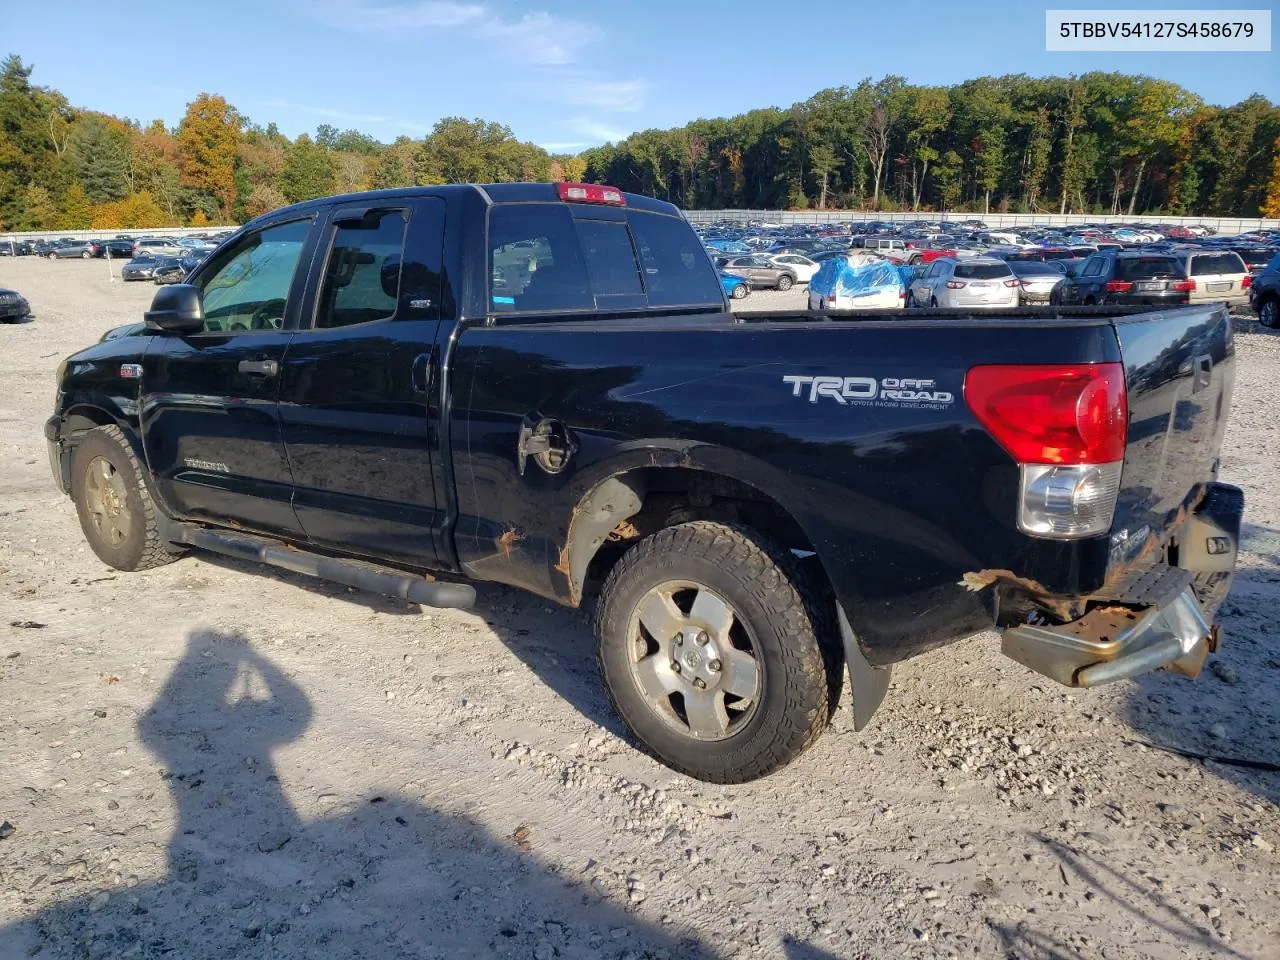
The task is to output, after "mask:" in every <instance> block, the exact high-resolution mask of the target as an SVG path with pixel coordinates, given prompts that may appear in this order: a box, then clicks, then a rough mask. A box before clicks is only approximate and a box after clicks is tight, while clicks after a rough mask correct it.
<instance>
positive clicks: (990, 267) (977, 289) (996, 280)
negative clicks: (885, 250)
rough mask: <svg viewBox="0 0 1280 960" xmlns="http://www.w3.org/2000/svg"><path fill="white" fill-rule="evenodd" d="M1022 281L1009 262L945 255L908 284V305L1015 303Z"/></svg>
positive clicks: (1002, 304)
mask: <svg viewBox="0 0 1280 960" xmlns="http://www.w3.org/2000/svg"><path fill="white" fill-rule="evenodd" d="M1021 287H1022V284H1021V283H1020V282H1019V280H1018V278H1017V277H1015V276H1014V274H1013V270H1012V269H1011V268H1010V267H1009V264H1007V263H1005V262H1004V261H1003V260H996V259H994V258H988V257H973V258H971V259H969V260H965V261H963V262H961V261H958V260H952V259H951V258H949V257H947V258H943V259H941V260H935V261H933V263H931V264H930V265H929V269H928V270H926V271H925V272H924V275H923V276H921V277H917V278H916V279H915V280H912V281H911V286H910V287H908V288H907V306H908V307H913V306H914V307H982V308H988V309H993V308H997V307H1016V306H1017V305H1018V292H1019V290H1020V289H1021Z"/></svg>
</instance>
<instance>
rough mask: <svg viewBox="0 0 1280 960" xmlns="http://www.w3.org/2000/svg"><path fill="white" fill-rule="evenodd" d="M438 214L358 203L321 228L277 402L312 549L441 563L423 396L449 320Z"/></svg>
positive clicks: (433, 203)
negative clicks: (443, 322)
mask: <svg viewBox="0 0 1280 960" xmlns="http://www.w3.org/2000/svg"><path fill="white" fill-rule="evenodd" d="M444 212H445V202H444V200H443V199H439V198H432V197H426V198H416V199H413V200H392V201H387V202H386V203H384V204H378V205H376V206H370V205H368V204H365V205H358V206H354V207H347V208H338V209H336V210H335V211H334V212H333V214H332V215H331V217H330V219H329V222H328V223H327V224H326V226H325V228H324V230H323V234H322V239H321V243H320V254H319V257H320V259H322V261H323V265H322V266H321V268H320V270H319V273H318V280H317V282H316V284H315V289H314V290H313V291H312V292H311V293H309V294H308V300H307V303H306V305H305V306H304V314H303V318H302V321H301V323H300V329H299V331H298V334H297V336H296V337H295V338H294V339H293V341H292V342H291V343H290V344H289V347H288V350H287V351H286V353H285V356H284V364H283V369H282V383H281V395H280V400H281V404H280V416H281V424H282V428H283V431H284V438H285V446H286V449H287V451H288V456H289V462H290V465H291V467H292V472H293V478H294V484H295V488H294V509H295V511H296V513H297V515H298V520H299V522H300V523H301V524H302V528H303V530H304V531H305V532H306V534H307V537H308V539H310V540H311V541H313V542H314V543H316V544H318V545H321V546H324V547H328V548H330V549H334V550H341V551H349V552H353V553H362V554H365V555H367V556H372V557H379V558H387V559H393V560H398V561H400V562H402V563H405V564H408V565H417V566H423V567H432V566H437V565H438V563H439V561H438V559H437V558H438V556H439V551H438V550H437V543H436V540H437V538H438V537H440V536H441V535H442V531H443V526H444V518H445V510H444V498H443V497H442V496H438V495H437V491H436V489H435V485H434V480H433V477H432V470H431V451H432V448H433V446H434V445H435V440H436V431H435V429H434V427H435V424H434V422H433V420H432V417H433V416H434V414H433V408H432V407H431V405H430V403H429V400H430V394H429V391H430V389H431V387H432V384H433V382H434V370H435V366H436V358H435V355H434V353H433V349H434V347H435V338H436V328H437V326H438V325H439V321H440V318H441V316H442V312H441V311H442V309H451V307H443V308H442V302H443V301H444V300H446V299H451V298H450V297H449V294H448V291H447V288H446V283H445V281H444V279H443V265H442V257H443V247H444V219H445V217H444ZM445 555H447V551H446V552H445Z"/></svg>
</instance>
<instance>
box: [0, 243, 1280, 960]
mask: <svg viewBox="0 0 1280 960" xmlns="http://www.w3.org/2000/svg"><path fill="white" fill-rule="evenodd" d="M0 286H13V287H16V288H17V289H19V290H21V291H22V292H23V293H25V294H26V296H27V297H28V298H29V299H30V301H31V303H32V305H33V307H34V310H35V318H34V319H33V320H32V321H30V322H28V323H26V324H21V325H13V326H0V357H2V358H3V361H2V362H3V371H4V372H3V376H2V377H0V384H3V389H0V452H2V453H3V473H2V474H0V476H2V477H3V480H2V481H0V490H2V491H3V497H2V498H0V837H3V839H0V958H4V960H8V958H18V957H23V956H35V955H39V956H42V957H50V958H71V957H76V958H80V957H94V958H96V957H112V958H115V957H120V958H130V957H146V958H151V957H159V956H161V955H167V956H168V957H173V958H181V960H197V958H232V957H234V958H241V957H243V958H285V960H295V958H310V957H323V958H325V960H339V958H356V957H361V958H378V960H382V958H400V957H406V958H408V957H413V958H432V957H440V958H455V957H533V958H536V960H550V958H555V957H564V958H596V957H609V958H622V957H626V958H641V957H670V958H677V957H691V956H715V957H744V958H745V957H752V958H754V957H786V958H789V960H821V958H832V957H873V958H881V957H921V958H925V957H961V956H964V957H1015V958H1043V960H1050V958H1056V960H1062V958H1074V957H1087V958H1096V957H1101V958H1112V960H1120V958H1133V960H1138V958H1144V960H1145V958H1169V960H1187V958H1196V957H1251V958H1260V960H1267V958H1276V957H1278V956H1280V947H1278V946H1277V944H1280V857H1278V856H1277V853H1276V850H1275V847H1276V846H1277V845H1280V809H1278V808H1277V805H1276V804H1277V800H1278V799H1280V774H1277V773H1274V772H1267V771H1264V770H1256V769H1247V768H1243V767H1240V766H1233V765H1227V764H1224V763H1219V762H1214V761H1208V762H1205V761H1201V760H1197V759H1190V758H1186V757H1183V756H1179V755H1178V754H1177V753H1176V752H1172V751H1187V752H1192V753H1209V754H1214V755H1219V756H1225V757H1235V758H1244V759H1250V760H1257V761H1265V762H1269V763H1272V764H1276V763H1280V698H1278V697H1277V696H1276V691H1277V688H1278V686H1280V651H1278V650H1277V649H1276V642H1277V635H1278V633H1280V626H1278V624H1277V619H1278V618H1277V614H1276V611H1277V609H1278V606H1277V605H1278V602H1280V493H1278V491H1280V484H1277V483H1276V473H1277V467H1278V465H1280V430H1278V429H1277V422H1278V418H1277V411H1280V388H1278V387H1277V379H1280V336H1277V335H1275V334H1274V333H1269V332H1265V331H1261V330H1259V329H1258V328H1257V326H1256V324H1254V323H1252V322H1249V321H1247V320H1242V321H1241V322H1240V335H1239V337H1238V340H1237V343H1238V348H1239V358H1240V363H1239V375H1238V379H1237V383H1236V399H1235V411H1234V414H1233V418H1232V424H1231V429H1230V434H1229V437H1228V443H1227V455H1226V458H1225V477H1224V479H1229V480H1231V481H1234V482H1237V483H1240V484H1241V485H1242V486H1244V488H1245V490H1246V492H1247V495H1248V497H1249V506H1248V517H1247V520H1248V527H1247V532H1246V536H1245V541H1244V551H1245V552H1244V556H1243V557H1242V566H1241V570H1240V574H1239V576H1238V578H1237V580H1236V586H1235V590H1234V592H1233V594H1232V597H1231V598H1230V599H1229V600H1228V602H1227V604H1226V605H1225V607H1224V610H1223V619H1224V624H1225V629H1226V637H1227V644H1226V646H1225V648H1224V650H1223V651H1222V653H1221V654H1220V655H1219V657H1218V658H1217V660H1216V661H1215V669H1214V670H1212V671H1206V672H1205V674H1204V675H1203V676H1202V677H1201V678H1200V679H1199V680H1197V681H1195V682H1189V681H1186V680H1184V679H1181V678H1178V677H1174V676H1172V675H1165V674H1161V675H1158V676H1152V677H1148V678H1144V679H1142V680H1141V681H1139V682H1134V683H1122V684H1118V685H1115V686H1112V687H1109V688H1105V689H1103V690H1098V691H1069V690H1066V689H1064V688H1060V687H1057V686H1055V685H1053V684H1052V683H1050V682H1049V681H1047V680H1043V679H1041V678H1038V677H1036V676H1034V675H1032V674H1030V673H1029V672H1028V671H1026V670H1025V669H1023V668H1022V667H1020V666H1019V665H1017V664H1015V663H1013V662H1011V661H1008V660H1005V659H1003V658H1002V657H1001V656H1000V655H999V653H998V650H997V646H996V642H995V639H994V638H993V636H992V635H989V634H987V635H982V636H979V637H975V638H973V639H971V640H968V641H965V642H963V643H960V644H957V645H955V646H953V647H950V648H948V649H945V650H942V651H939V652H936V653H934V654H931V655H928V656H924V657H921V658H919V659H917V660H914V661H911V662H909V663H907V664H905V665H902V666H901V667H900V668H899V669H898V670H897V671H896V673H895V682H894V687H893V689H892V690H891V692H890V694H889V697H888V699H887V702H886V703H885V706H884V707H883V709H882V710H881V712H880V713H879V715H878V716H877V717H876V719H875V722H874V723H873V725H872V726H871V727H870V728H869V729H867V730H865V731H864V732H862V733H861V734H855V733H853V731H852V728H851V722H850V718H849V714H848V711H847V709H842V710H841V711H840V712H839V713H838V714H837V715H836V718H835V721H834V723H833V725H832V728H831V729H830V730H829V731H828V732H827V734H826V735H825V736H824V737H823V738H822V740H821V741H820V742H819V743H818V745H817V746H816V747H815V748H814V749H813V750H812V751H811V752H810V753H808V754H807V755H805V756H804V757H803V758H801V760H800V761H799V762H797V763H795V764H794V765H792V766H791V767H789V768H788V769H787V770H785V771H783V772H782V773H780V774H778V775H776V776H774V777H772V778H769V779H767V780H764V781H761V782H758V783H754V784H750V785H747V786H743V787H732V788H723V787H712V786H707V785H705V784H701V783H698V782H695V781H692V780H689V779H687V778H684V777H681V776H678V775H675V774H672V773H671V772H670V771H668V770H666V769H665V768H663V767H661V766H659V765H658V764H657V763H655V762H654V761H652V760H650V759H649V758H647V757H646V756H644V755H642V754H641V753H639V752H638V751H637V750H635V749H634V748H633V747H632V746H631V745H630V744H629V743H628V742H627V741H626V740H625V739H624V738H621V737H620V736H619V726H618V724H617V721H616V720H615V719H614V717H613V716H612V715H611V713H610V711H609V708H608V704H607V700H606V698H605V696H604V694H603V693H602V691H601V689H600V686H599V683H598V681H597V678H596V674H595V669H594V665H593V657H592V652H591V641H590V637H589V633H588V630H587V628H586V626H585V622H584V620H583V619H582V618H581V617H580V616H579V615H578V614H575V613H573V612H571V611H567V610H560V609H552V608H551V607H549V606H548V605H547V604H546V603H544V602H543V601H541V600H538V599H536V598H532V597H529V596H525V595H522V594H519V593H516V592H514V591H510V590H506V589H503V588H500V587H482V588H481V590H480V601H479V604H478V606H477V607H476V609H475V610H473V611H466V612H461V611H431V612H423V611H422V610H419V609H417V608H410V607H405V606H404V605H403V604H397V603H394V602H392V601H389V600H384V599H382V598H379V597H374V596H368V595H363V594H359V593H354V592H351V591H348V590H346V589H343V588H337V587H330V586H326V585H322V584H317V583H315V582H313V581H309V580H306V579H305V578H301V577H294V576H291V575H287V574H281V573H275V572H271V571H268V570H266V569H259V568H254V567H251V566H247V565H241V564H238V563H233V562H229V561H224V560H216V559H199V558H195V557H191V558H187V559H184V560H182V561H180V562H178V563H175V564H173V565H171V566H168V567H165V568H163V569H160V570H156V571H153V572H150V573H145V574H134V575H130V574H121V573H117V572H115V571H112V570H109V569H107V568H105V567H104V566H103V565H102V564H101V563H99V562H98V561H97V560H96V559H95V558H94V556H93V554H92V553H91V552H90V551H89V549H88V548H87V547H86V546H85V544H84V542H83V540H82V538H81V534H80V530H79V527H78V525H77V522H76V518H75V513H74V510H73V508H72V505H71V503H70V501H69V500H67V499H66V498H64V497H63V496H62V495H61V494H59V493H58V492H57V491H56V490H55V489H54V487H53V484H52V481H51V479H50V477H49V468H48V464H47V460H46V455H45V448H44V440H43V437H42V435H41V425H42V423H43V421H44V419H45V417H46V416H47V415H48V413H49V409H50V404H51V401H52V393H53V377H54V369H55V367H56V366H57V364H58V361H59V360H60V359H61V358H62V357H63V356H65V355H66V354H68V353H70V352H71V351H72V350H74V349H76V348H77V347H80V346H82V345H85V344H87V343H89V342H91V341H93V340H94V339H96V338H97V336H98V335H99V334H100V333H101V332H102V331H103V330H104V329H105V328H106V327H108V326H111V325H114V324H117V323H122V322H127V321H131V320H134V319H137V318H138V317H139V315H140V312H141V310H142V309H143V307H144V306H145V304H146V303H147V302H148V300H149V299H150V296H151V294H152V292H153V291H154V287H152V286H150V285H149V284H139V285H135V286H125V285H123V284H121V283H119V282H116V283H114V284H111V283H108V280H107V267H106V265H105V264H103V263H102V262H100V261H91V262H88V263H81V262H57V263H48V262H43V261H36V260H34V259H20V260H17V261H13V260H8V259H0ZM802 304H803V293H802V292H799V293H796V294H791V295H789V296H783V295H777V294H770V293H757V294H754V295H753V296H752V297H751V298H749V299H748V300H747V301H745V302H744V303H743V304H742V307H743V308H744V309H753V310H754V309H771V308H774V307H775V306H784V305H785V306H787V307H794V306H799V305H802Z"/></svg>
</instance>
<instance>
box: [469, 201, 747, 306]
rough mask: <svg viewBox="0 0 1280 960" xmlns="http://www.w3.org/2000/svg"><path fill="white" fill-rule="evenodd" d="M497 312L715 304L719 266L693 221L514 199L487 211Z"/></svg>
mask: <svg viewBox="0 0 1280 960" xmlns="http://www.w3.org/2000/svg"><path fill="white" fill-rule="evenodd" d="M489 248H490V263H491V274H492V276H491V283H492V290H491V294H490V296H491V304H492V306H491V309H492V310H493V311H494V312H495V313H511V312H542V311H579V310H592V309H599V310H628V309H636V308H643V307H674V306H713V307H719V306H721V305H722V304H723V302H724V299H723V298H724V292H723V290H722V289H721V287H720V283H719V281H718V279H717V278H716V274H715V271H714V270H713V269H712V267H711V263H710V261H709V260H708V258H707V254H706V252H705V251H704V250H703V249H702V246H701V244H700V243H699V241H698V238H697V235H696V234H695V233H694V232H693V230H692V229H691V228H690V227H689V225H688V223H686V222H685V221H684V220H682V219H679V218H676V217H668V216H663V215H662V214H657V213H646V212H642V211H638V210H629V211H627V219H626V220H625V221H623V220H591V219H575V218H574V217H573V216H572V214H571V212H570V209H569V207H568V206H565V205H561V204H510V205H499V206H496V207H494V208H493V210H492V211H491V213H490V215H489Z"/></svg>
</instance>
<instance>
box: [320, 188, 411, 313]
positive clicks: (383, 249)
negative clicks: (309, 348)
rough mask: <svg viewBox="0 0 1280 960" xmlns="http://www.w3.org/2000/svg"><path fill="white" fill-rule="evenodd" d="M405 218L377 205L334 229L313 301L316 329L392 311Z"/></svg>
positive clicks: (401, 261)
mask: <svg viewBox="0 0 1280 960" xmlns="http://www.w3.org/2000/svg"><path fill="white" fill-rule="evenodd" d="M405 225H406V222H405V217H404V213H403V212H402V211H400V210H376V211H371V212H369V213H368V214H365V215H364V216H363V217H362V218H360V219H358V220H349V221H341V222H339V223H338V225H337V227H336V228H335V229H334V233H333V246H332V247H331V248H330V250H329V262H328V263H327V264H326V265H325V270H324V285H323V286H322V287H321V289H320V299H319V301H318V303H317V305H316V320H315V325H316V327H317V328H319V329H330V328H333V327H349V326H352V325H354V324H357V323H374V322H375V321H378V320H388V319H390V318H391V317H393V316H395V312H396V305H397V304H398V303H399V301H400V273H401V270H402V268H403V265H404V234H405Z"/></svg>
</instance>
